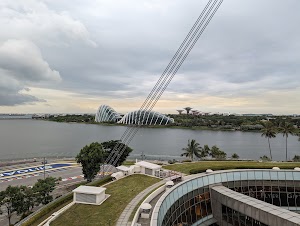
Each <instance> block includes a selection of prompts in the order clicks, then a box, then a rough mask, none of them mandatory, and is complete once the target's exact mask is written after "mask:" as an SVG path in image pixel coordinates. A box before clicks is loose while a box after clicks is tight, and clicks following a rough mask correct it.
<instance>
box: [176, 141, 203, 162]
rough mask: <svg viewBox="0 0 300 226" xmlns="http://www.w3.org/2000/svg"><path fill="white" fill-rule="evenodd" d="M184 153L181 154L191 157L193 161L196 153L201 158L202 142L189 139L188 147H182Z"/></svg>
mask: <svg viewBox="0 0 300 226" xmlns="http://www.w3.org/2000/svg"><path fill="white" fill-rule="evenodd" d="M182 150H183V151H185V152H184V153H182V154H181V156H185V157H189V158H191V160H192V161H193V159H194V155H195V156H197V157H198V158H200V153H199V152H200V151H201V147H200V144H199V143H197V142H196V140H194V139H192V140H191V141H190V140H188V145H187V147H186V148H182Z"/></svg>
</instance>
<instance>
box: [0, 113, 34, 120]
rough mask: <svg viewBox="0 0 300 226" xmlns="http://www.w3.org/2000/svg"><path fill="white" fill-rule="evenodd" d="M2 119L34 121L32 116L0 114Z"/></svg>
mask: <svg viewBox="0 0 300 226" xmlns="http://www.w3.org/2000/svg"><path fill="white" fill-rule="evenodd" d="M0 119H32V114H0Z"/></svg>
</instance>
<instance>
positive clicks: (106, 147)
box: [101, 140, 133, 166]
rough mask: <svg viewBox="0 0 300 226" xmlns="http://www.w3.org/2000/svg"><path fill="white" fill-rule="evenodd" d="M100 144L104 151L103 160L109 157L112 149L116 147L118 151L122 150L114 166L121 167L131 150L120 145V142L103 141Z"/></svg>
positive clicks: (122, 144)
mask: <svg viewBox="0 0 300 226" xmlns="http://www.w3.org/2000/svg"><path fill="white" fill-rule="evenodd" d="M101 144H102V146H103V149H104V158H105V159H107V157H108V156H109V155H110V153H111V152H112V150H113V149H114V147H117V148H118V150H122V153H121V155H120V158H119V159H118V160H117V162H116V163H115V164H114V166H119V165H121V164H122V163H123V162H124V161H125V160H126V158H127V157H128V156H129V154H130V153H131V152H132V150H133V149H132V148H130V147H128V146H127V145H125V144H124V143H122V142H121V141H120V140H110V141H105V142H103V143H101Z"/></svg>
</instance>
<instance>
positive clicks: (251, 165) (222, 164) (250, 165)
mask: <svg viewBox="0 0 300 226" xmlns="http://www.w3.org/2000/svg"><path fill="white" fill-rule="evenodd" d="M274 166H277V167H279V168H281V169H294V168H295V167H300V162H280V163H278V162H253V161H200V162H193V163H191V162H188V163H182V164H173V165H167V166H163V168H165V169H169V170H174V171H178V172H182V173H185V174H191V172H190V171H191V170H192V171H194V173H199V172H204V171H205V170H206V169H212V170H222V169H223V170H224V169H255V168H262V169H271V168H272V167H274ZM197 171H198V172H197Z"/></svg>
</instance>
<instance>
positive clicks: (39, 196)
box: [28, 177, 57, 205]
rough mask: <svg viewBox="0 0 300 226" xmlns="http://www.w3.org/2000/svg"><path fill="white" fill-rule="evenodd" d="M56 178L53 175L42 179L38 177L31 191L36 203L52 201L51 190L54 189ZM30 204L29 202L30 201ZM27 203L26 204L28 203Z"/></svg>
mask: <svg viewBox="0 0 300 226" xmlns="http://www.w3.org/2000/svg"><path fill="white" fill-rule="evenodd" d="M56 181H57V179H56V178H54V177H47V178H46V179H44V180H42V179H39V180H38V181H37V182H36V183H35V184H34V185H33V188H32V190H33V193H34V195H35V200H36V203H37V204H40V203H42V204H44V205H45V204H48V203H49V202H52V200H53V197H52V195H51V192H52V191H54V189H55V185H56ZM30 204H31V203H30ZM30 204H28V205H30Z"/></svg>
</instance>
